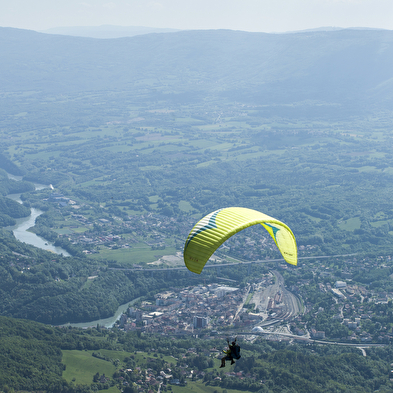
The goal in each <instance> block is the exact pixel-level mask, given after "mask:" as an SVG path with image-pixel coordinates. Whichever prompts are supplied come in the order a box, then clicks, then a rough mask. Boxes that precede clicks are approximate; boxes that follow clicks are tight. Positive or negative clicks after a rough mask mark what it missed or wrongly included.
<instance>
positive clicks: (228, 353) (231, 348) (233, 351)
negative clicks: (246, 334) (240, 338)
mask: <svg viewBox="0 0 393 393" xmlns="http://www.w3.org/2000/svg"><path fill="white" fill-rule="evenodd" d="M227 343H228V349H227V350H225V351H223V352H224V353H225V356H224V357H222V358H221V366H220V368H221V367H225V360H230V361H231V364H234V363H235V361H234V360H233V359H236V360H237V359H240V358H241V355H240V346H239V345H238V344H236V339H235V341H232V344H229V340H227Z"/></svg>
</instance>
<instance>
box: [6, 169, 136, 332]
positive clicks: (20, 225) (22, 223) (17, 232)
mask: <svg viewBox="0 0 393 393" xmlns="http://www.w3.org/2000/svg"><path fill="white" fill-rule="evenodd" d="M7 175H8V177H9V178H10V179H13V180H16V181H19V180H22V176H13V175H11V174H9V173H7ZM34 186H35V189H36V190H42V189H43V188H47V187H49V186H46V185H43V184H34ZM20 195H21V194H10V195H7V197H8V198H11V199H13V200H14V201H16V202H18V203H23V202H22V200H21V199H20ZM42 213H43V211H41V210H39V209H36V208H34V207H33V208H31V214H30V216H28V217H24V218H17V219H16V225H14V226H10V227H6V228H5V229H8V230H12V232H13V233H14V236H15V237H16V238H17V239H18V240H19V241H21V242H23V243H27V244H31V245H33V246H35V247H38V248H42V249H43V250H47V251H51V252H54V253H56V254H62V255H63V256H70V254H69V253H68V252H67V251H66V250H64V249H62V248H61V247H56V246H54V245H53V244H51V243H50V242H48V241H47V240H45V239H43V238H42V237H39V236H37V235H36V234H35V233H33V232H29V231H28V229H29V228H31V227H33V226H34V225H35V220H36V218H37V217H38V216H39V215H41V214H42ZM138 299H139V298H138ZM138 299H134V300H132V301H130V302H127V303H124V304H122V305H120V306H119V307H118V309H117V310H116V312H115V314H114V315H113V316H112V317H109V318H105V319H99V320H96V321H91V322H82V323H71V324H67V325H64V326H74V327H94V326H97V325H99V326H105V327H107V328H110V327H112V326H113V325H114V324H115V322H116V321H117V320H118V319H119V318H120V316H121V314H122V313H123V312H125V311H126V310H127V308H128V306H129V305H130V304H133V303H134V302H136V301H138Z"/></svg>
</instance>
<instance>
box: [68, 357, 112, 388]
mask: <svg viewBox="0 0 393 393" xmlns="http://www.w3.org/2000/svg"><path fill="white" fill-rule="evenodd" d="M93 352H94V351H76V350H72V351H69V350H63V363H64V364H65V366H66V369H65V371H64V372H63V377H64V378H65V380H66V381H68V382H71V381H73V382H74V383H75V384H84V385H90V384H91V383H93V376H94V375H95V374H96V373H97V372H98V373H99V374H100V375H102V374H105V375H107V376H109V377H111V376H112V375H113V373H114V372H115V371H116V367H115V366H114V365H113V364H112V363H111V362H108V361H106V360H102V359H98V358H95V357H93V356H92V353H93ZM100 352H101V353H103V351H102V350H101V351H100ZM112 352H114V351H112ZM115 391H118V389H116V390H115Z"/></svg>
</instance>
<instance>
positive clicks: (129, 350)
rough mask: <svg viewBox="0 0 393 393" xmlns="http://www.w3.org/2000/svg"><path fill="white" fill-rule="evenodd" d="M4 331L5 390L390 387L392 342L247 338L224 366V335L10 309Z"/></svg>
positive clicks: (0, 326)
mask: <svg viewBox="0 0 393 393" xmlns="http://www.w3.org/2000/svg"><path fill="white" fill-rule="evenodd" d="M0 335H1V340H0V349H1V350H0V390H2V391H4V392H10V391H12V389H15V391H29V392H33V391H43V390H44V391H47V392H50V393H52V392H56V393H59V392H68V393H74V392H90V391H96V390H97V389H108V388H111V387H112V388H111V389H115V390H111V391H118V389H120V388H121V389H124V390H123V391H124V392H136V391H138V389H139V390H141V389H142V390H143V391H146V390H149V389H152V390H153V391H157V389H158V386H160V388H161V390H162V391H171V390H172V386H173V385H171V382H173V381H176V380H177V381H180V382H179V383H180V384H181V385H183V388H182V390H185V389H187V390H191V391H192V390H193V389H194V388H195V389H201V390H202V389H203V391H210V389H211V390H217V391H218V392H220V393H221V392H223V389H229V391H231V389H235V391H249V392H257V391H258V392H265V393H278V392H283V391H288V392H289V391H293V392H312V393H322V392H323V393H326V392H327V393H330V392H331V393H333V392H337V390H341V391H345V392H360V393H368V392H374V391H375V390H378V391H379V392H381V393H384V392H386V393H387V392H389V391H391V382H390V380H389V373H390V367H389V363H390V360H389V359H391V356H392V352H391V349H387V348H386V349H383V348H381V349H367V356H366V357H364V356H363V355H362V354H361V351H360V350H359V349H357V348H353V349H351V348H340V347H337V346H331V347H330V348H328V347H321V346H317V345H315V346H314V345H312V346H301V345H297V344H292V345H287V344H283V343H275V342H270V343H269V342H266V341H260V340H257V341H256V342H255V343H254V344H249V343H247V342H243V341H242V342H241V343H240V344H241V347H242V353H243V356H242V358H241V359H240V360H238V361H237V362H236V364H235V365H234V366H230V367H227V368H226V369H219V368H218V365H219V363H220V362H219V361H218V360H217V359H216V356H217V353H218V350H217V349H216V347H217V348H220V347H221V346H222V345H223V342H222V341H220V340H218V339H216V340H198V339H195V338H187V339H184V338H183V339H181V338H177V339H176V338H173V337H172V338H168V337H167V338H165V337H155V336H151V335H140V334H139V335H137V334H136V333H131V332H129V333H127V334H125V333H124V332H122V331H118V330H114V331H111V332H109V331H107V330H106V329H99V328H97V329H96V328H93V329H88V330H87V331H83V330H80V329H74V328H53V327H47V326H44V325H40V324H37V323H34V322H28V321H23V320H15V319H10V318H5V317H0ZM81 358H82V359H83V362H80V359H81ZM73 362H74V364H73ZM102 370H106V371H107V372H106V374H104V376H105V378H100V377H102ZM109 370H112V371H111V373H110V374H109V373H108V371H109ZM191 370H193V372H192V373H190V371H191ZM169 373H170V377H169ZM97 375H98V376H97ZM160 375H161V376H162V375H165V376H167V375H168V379H166V378H165V379H163V378H161V380H160V379H159V378H157V377H158V376H160ZM157 381H161V383H157ZM186 384H187V387H185V385H186ZM173 391H175V387H174V388H173Z"/></svg>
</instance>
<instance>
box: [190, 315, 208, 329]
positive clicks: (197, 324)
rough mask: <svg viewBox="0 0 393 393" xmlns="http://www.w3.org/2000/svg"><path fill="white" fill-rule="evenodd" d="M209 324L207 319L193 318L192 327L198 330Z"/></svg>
mask: <svg viewBox="0 0 393 393" xmlns="http://www.w3.org/2000/svg"><path fill="white" fill-rule="evenodd" d="M208 324H209V318H203V317H194V323H193V326H194V328H195V329H200V328H203V327H205V326H207V325H208Z"/></svg>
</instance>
